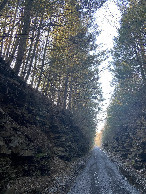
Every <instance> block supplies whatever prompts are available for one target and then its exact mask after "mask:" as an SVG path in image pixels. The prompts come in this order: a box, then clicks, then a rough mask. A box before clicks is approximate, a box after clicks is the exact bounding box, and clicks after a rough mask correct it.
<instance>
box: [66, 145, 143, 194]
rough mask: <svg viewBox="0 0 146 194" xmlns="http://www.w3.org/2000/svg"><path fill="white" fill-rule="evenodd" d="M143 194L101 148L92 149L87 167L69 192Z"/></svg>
mask: <svg viewBox="0 0 146 194" xmlns="http://www.w3.org/2000/svg"><path fill="white" fill-rule="evenodd" d="M83 193H84V194H141V191H139V190H138V189H136V188H135V187H134V186H132V185H131V184H130V183H129V182H128V180H127V178H126V177H125V176H123V175H122V174H121V173H120V169H119V167H118V165H116V163H114V162H112V161H111V159H110V158H109V157H108V156H107V154H106V153H104V152H103V151H102V150H100V149H99V148H97V147H95V148H94V149H93V151H92V154H91V157H90V158H89V160H88V162H87V164H86V167H85V168H84V170H83V171H82V173H81V174H80V175H79V176H78V177H77V179H76V181H75V184H74V185H73V187H72V188H71V189H70V191H69V192H68V194H83Z"/></svg>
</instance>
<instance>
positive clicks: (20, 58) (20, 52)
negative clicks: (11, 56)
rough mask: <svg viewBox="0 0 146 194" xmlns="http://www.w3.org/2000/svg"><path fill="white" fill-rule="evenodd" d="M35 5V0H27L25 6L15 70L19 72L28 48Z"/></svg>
mask: <svg viewBox="0 0 146 194" xmlns="http://www.w3.org/2000/svg"><path fill="white" fill-rule="evenodd" d="M32 6H33V0H26V2H25V8H24V19H23V23H24V24H23V29H22V34H21V37H20V41H19V46H18V53H17V58H16V64H15V67H14V70H15V72H16V73H17V74H18V73H19V71H20V67H21V64H22V61H23V56H24V53H25V50H26V42H27V38H28V35H29V27H30V22H31V8H32Z"/></svg>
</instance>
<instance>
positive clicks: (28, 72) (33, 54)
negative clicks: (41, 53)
mask: <svg viewBox="0 0 146 194" xmlns="http://www.w3.org/2000/svg"><path fill="white" fill-rule="evenodd" d="M42 21H43V17H42V18H41V21H40V25H39V28H38V33H37V37H36V41H35V45H34V49H33V53H32V56H31V59H30V63H29V68H28V71H27V74H26V77H25V81H27V80H28V78H29V76H30V72H31V69H32V64H33V59H34V57H35V54H36V48H37V44H38V41H39V36H40V30H41V26H42Z"/></svg>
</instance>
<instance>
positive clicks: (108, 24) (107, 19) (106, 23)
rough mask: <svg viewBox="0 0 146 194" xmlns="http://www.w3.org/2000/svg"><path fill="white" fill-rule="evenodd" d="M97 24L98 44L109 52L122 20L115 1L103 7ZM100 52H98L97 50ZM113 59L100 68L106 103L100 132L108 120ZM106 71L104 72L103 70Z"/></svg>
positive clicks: (110, 1) (109, 0)
mask: <svg viewBox="0 0 146 194" xmlns="http://www.w3.org/2000/svg"><path fill="white" fill-rule="evenodd" d="M95 17H96V23H97V24H98V26H99V30H101V33H100V35H99V36H98V37H97V44H101V46H100V50H108V49H112V47H113V38H114V37H115V36H117V35H118V34H117V29H118V28H119V27H120V25H119V20H120V18H121V14H120V11H119V9H118V7H117V5H116V3H114V0H108V1H107V2H106V3H105V4H104V6H102V7H101V8H100V9H99V10H98V11H97V12H96V14H95ZM97 52H98V50H97ZM110 61H112V57H109V58H108V59H107V60H106V61H104V62H102V64H101V66H100V67H99V69H100V71H101V73H100V82H101V86H102V90H103V97H104V99H105V101H104V102H103V104H104V106H103V111H102V112H101V113H100V115H98V119H99V120H101V122H100V123H99V125H98V130H101V129H102V128H103V126H104V121H102V120H104V119H105V118H106V109H107V107H108V105H109V102H110V98H111V94H112V91H113V89H114V88H113V87H111V85H110V82H111V81H112V74H111V72H109V70H108V69H107V66H108V65H109V63H110ZM103 69H104V70H103Z"/></svg>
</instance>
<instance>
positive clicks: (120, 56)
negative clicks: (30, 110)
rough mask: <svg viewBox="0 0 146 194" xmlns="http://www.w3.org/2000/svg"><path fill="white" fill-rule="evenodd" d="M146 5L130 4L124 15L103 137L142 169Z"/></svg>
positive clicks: (145, 126) (145, 121) (145, 109)
mask: <svg viewBox="0 0 146 194" xmlns="http://www.w3.org/2000/svg"><path fill="white" fill-rule="evenodd" d="M144 10H145V2H144V1H143V0H141V1H138V2H137V1H135V3H133V4H130V6H129V7H128V8H127V10H126V12H125V13H124V14H123V16H122V20H121V28H120V30H119V36H118V38H116V40H115V47H114V52H113V58H114V62H113V66H114V75H115V79H114V82H115V84H116V87H115V92H114V95H113V97H112V102H111V104H110V106H109V108H108V117H107V122H106V126H105V131H104V135H103V146H104V147H105V149H107V150H110V151H111V152H116V153H117V154H119V155H120V156H122V157H123V158H124V159H127V160H128V161H129V163H130V165H133V166H134V168H136V169H138V170H140V169H143V168H144V163H145V130H146V82H145V76H146V68H145V64H146V63H145V54H144V44H145V39H144V21H145V13H144Z"/></svg>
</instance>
